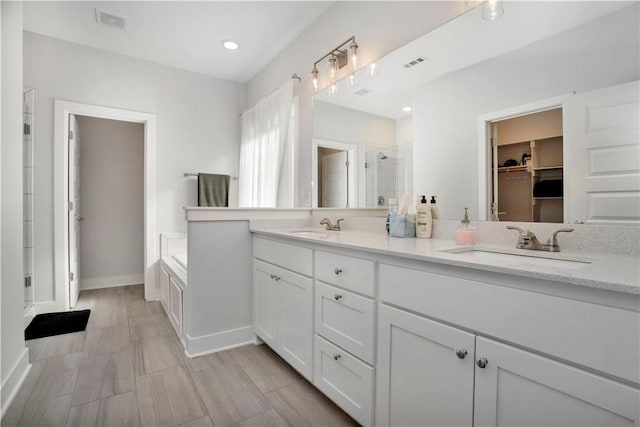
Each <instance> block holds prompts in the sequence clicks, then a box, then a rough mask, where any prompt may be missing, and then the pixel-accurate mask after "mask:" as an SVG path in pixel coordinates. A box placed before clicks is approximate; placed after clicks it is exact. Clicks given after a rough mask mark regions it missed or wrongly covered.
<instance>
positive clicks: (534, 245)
mask: <svg viewBox="0 0 640 427" xmlns="http://www.w3.org/2000/svg"><path fill="white" fill-rule="evenodd" d="M507 229H509V230H516V231H518V232H519V233H520V234H519V236H518V243H517V244H516V248H517V249H530V250H534V251H547V252H560V246H559V245H558V233H570V232H572V231H573V228H561V229H559V230H556V231H554V232H553V234H552V235H551V237H550V238H549V240H547V243H540V241H539V240H538V238H537V237H536V235H535V234H533V232H531V231H529V230H523V229H522V228H520V227H514V226H513V225H507Z"/></svg>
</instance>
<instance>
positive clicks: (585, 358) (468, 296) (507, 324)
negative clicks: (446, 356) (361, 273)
mask: <svg viewBox="0 0 640 427" xmlns="http://www.w3.org/2000/svg"><path fill="white" fill-rule="evenodd" d="M380 299H381V300H382V301H385V302H388V303H391V304H394V305H396V306H399V307H404V308H407V309H410V310H413V311H415V312H418V313H422V314H424V315H427V316H430V317H434V318H437V319H441V320H444V321H447V322H450V323H452V324H456V325H460V326H463V327H465V328H468V329H470V330H473V331H476V332H477V333H478V334H481V335H489V336H494V337H500V339H502V340H505V341H508V342H512V343H515V344H518V345H522V346H524V347H528V348H530V349H533V350H536V351H538V352H541V353H545V354H548V355H553V356H556V357H559V358H562V359H565V360H568V361H572V362H574V363H578V364H580V365H584V366H587V367H590V368H593V369H596V370H599V371H602V372H606V373H608V374H611V375H615V376H617V377H620V378H624V379H627V380H630V381H633V382H636V383H637V382H639V381H640V366H639V364H638V360H640V314H639V313H638V312H634V311H630V310H623V309H619V308H613V307H609V306H605V305H599V304H593V303H587V302H584V301H578V300H572V299H568V298H561V297H557V296H552V295H546V294H541V293H536V292H531V291H525V290H522V289H514V288H508V287H505V286H499V285H492V284H490V283H483V282H477V281H474V280H468V279H463V278H460V277H455V276H446V275H442V274H436V273H430V272H427V271H421V270H413V269H409V268H404V267H397V266H392V265H386V264H380Z"/></svg>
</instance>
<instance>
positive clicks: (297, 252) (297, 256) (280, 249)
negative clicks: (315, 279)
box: [253, 237, 313, 276]
mask: <svg viewBox="0 0 640 427" xmlns="http://www.w3.org/2000/svg"><path fill="white" fill-rule="evenodd" d="M253 256H254V258H258V259H261V260H263V261H267V262H270V263H272V264H275V265H279V266H280V267H284V268H286V269H289V270H292V271H295V272H297V273H300V274H304V275H305V276H311V275H312V274H313V255H312V250H311V249H309V248H303V247H301V246H296V245H290V244H288V243H281V242H276V241H273V240H267V239H262V238H260V237H254V238H253Z"/></svg>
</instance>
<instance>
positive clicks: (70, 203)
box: [69, 201, 73, 211]
mask: <svg viewBox="0 0 640 427" xmlns="http://www.w3.org/2000/svg"><path fill="white" fill-rule="evenodd" d="M69 210H70V211H72V210H73V202H72V201H69Z"/></svg>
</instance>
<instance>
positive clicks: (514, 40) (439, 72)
mask: <svg viewBox="0 0 640 427" xmlns="http://www.w3.org/2000/svg"><path fill="white" fill-rule="evenodd" d="M634 4H636V5H637V2H635V1H591V0H588V1H509V2H504V15H503V16H502V17H501V18H500V19H498V20H496V21H494V22H487V21H484V20H483V19H482V18H481V14H482V5H481V6H479V7H476V8H475V9H473V10H470V11H469V12H467V13H465V14H463V15H461V16H459V17H458V18H456V19H454V20H452V21H450V22H448V23H447V24H445V25H443V26H441V27H440V28H437V29H436V30H434V31H432V32H430V33H428V34H426V35H424V36H422V37H420V38H418V39H416V40H414V41H412V42H410V43H408V44H407V45H405V46H403V47H401V48H399V49H397V50H395V51H393V52H391V53H390V54H389V55H387V56H385V57H384V58H382V59H381V60H379V61H378V68H379V76H377V77H369V76H367V75H366V73H363V72H360V73H359V75H358V76H357V84H356V85H355V86H353V87H351V88H349V87H346V84H345V83H343V82H341V84H339V85H338V93H337V94H336V95H329V91H328V90H325V91H322V92H320V93H317V94H316V95H315V96H314V99H316V100H319V101H323V102H327V103H331V104H336V105H340V106H343V107H347V108H351V109H354V110H359V111H365V112H368V113H371V114H375V115H378V116H383V117H388V118H391V119H399V118H402V117H404V116H408V115H410V113H404V112H402V107H403V106H410V105H411V102H412V93H413V88H416V87H420V86H422V85H424V84H426V83H427V82H429V81H432V80H435V79H437V78H438V77H441V76H444V75H446V74H448V73H452V72H454V71H457V70H462V69H464V68H467V67H470V66H472V65H474V64H478V63H481V62H483V61H487V60H489V59H491V58H495V57H497V56H499V55H503V54H506V53H508V52H512V51H515V50H516V49H519V48H521V47H523V46H526V45H529V44H531V43H535V42H537V41H540V40H543V39H546V38H548V37H551V36H553V35H556V34H559V33H561V32H564V31H567V30H569V29H571V28H574V27H576V26H578V25H581V24H585V23H587V22H590V21H593V20H596V19H598V18H600V17H602V16H604V15H607V14H610V13H612V12H614V11H616V10H618V9H622V8H624V7H630V6H631V5H634ZM612 37H615V36H612ZM614 41H615V40H614ZM585 43H589V41H588V40H585ZM452 53H454V54H452ZM418 57H424V58H427V60H426V61H424V62H422V63H421V64H420V65H416V66H414V67H411V68H408V69H407V68H405V67H404V64H406V63H408V62H409V61H411V60H414V59H416V58H418ZM363 71H364V70H363ZM363 90H364V91H363ZM362 93H366V94H365V95H364V96H363V95H358V94H362Z"/></svg>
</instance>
